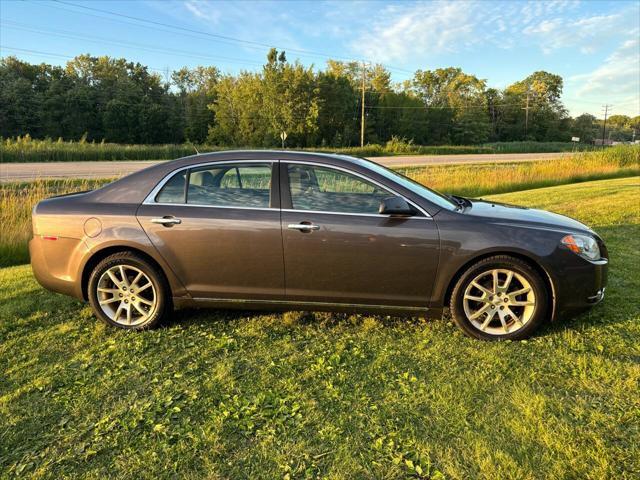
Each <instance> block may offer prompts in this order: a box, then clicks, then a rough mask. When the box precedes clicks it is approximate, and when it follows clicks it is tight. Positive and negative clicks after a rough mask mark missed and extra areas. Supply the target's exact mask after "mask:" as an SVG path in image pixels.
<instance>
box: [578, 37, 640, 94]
mask: <svg viewBox="0 0 640 480" xmlns="http://www.w3.org/2000/svg"><path fill="white" fill-rule="evenodd" d="M636 33H637V32H636ZM634 37H635V38H630V39H628V40H625V41H624V42H623V43H622V44H621V45H619V46H618V48H617V49H616V50H615V51H614V52H613V53H612V54H611V55H609V56H608V57H607V59H606V60H605V61H604V63H603V64H602V65H600V66H599V67H598V68H596V69H595V70H593V71H592V72H590V73H586V74H580V75H574V76H572V77H571V78H570V79H569V80H570V81H571V82H574V83H577V82H580V83H582V86H581V87H580V88H579V89H578V94H580V95H588V94H592V95H599V96H602V97H603V98H607V96H611V95H629V94H636V95H640V40H638V37H637V35H635V36H634Z"/></svg>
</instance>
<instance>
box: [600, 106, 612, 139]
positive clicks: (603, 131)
mask: <svg viewBox="0 0 640 480" xmlns="http://www.w3.org/2000/svg"><path fill="white" fill-rule="evenodd" d="M603 107H604V123H603V124H602V148H604V134H605V132H606V131H607V113H609V108H610V107H613V105H603Z"/></svg>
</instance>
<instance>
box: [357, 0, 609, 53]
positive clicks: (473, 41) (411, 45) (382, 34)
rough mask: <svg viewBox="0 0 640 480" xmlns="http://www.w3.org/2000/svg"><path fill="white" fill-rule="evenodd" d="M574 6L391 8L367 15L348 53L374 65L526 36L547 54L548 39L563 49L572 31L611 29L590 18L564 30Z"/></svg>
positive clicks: (438, 3) (464, 1) (505, 44)
mask: <svg viewBox="0 0 640 480" xmlns="http://www.w3.org/2000/svg"><path fill="white" fill-rule="evenodd" d="M578 5H579V3H578V2H576V1H573V0H571V1H550V2H527V3H519V2H504V1H498V2H487V1H482V0H459V1H455V2H446V1H442V0H435V1H432V2H419V3H410V4H409V3H406V4H402V3H398V4H392V5H390V6H388V7H386V8H383V9H381V10H380V11H379V12H377V14H376V13H375V12H369V17H373V20H372V21H371V22H370V23H371V24H370V25H367V26H365V28H364V29H363V31H362V32H361V34H360V35H358V36H357V38H356V39H355V40H354V41H353V42H352V43H351V47H352V49H353V50H354V51H355V52H358V53H359V54H362V55H365V56H366V57H367V58H374V59H375V60H377V61H396V60H397V61H404V60H407V59H409V58H416V57H417V58H424V57H433V56H436V55H440V54H446V53H451V52H458V51H461V50H465V49H469V48H470V47H472V46H475V45H488V46H491V47H498V48H512V47H513V46H515V43H516V42H514V41H513V38H514V37H519V36H521V35H522V34H523V32H524V34H525V35H529V36H533V37H540V42H539V45H540V48H542V49H547V48H548V46H547V45H546V43H545V41H548V37H549V36H552V37H553V38H556V39H558V40H557V42H556V43H559V42H560V40H563V41H564V42H565V43H566V42H568V41H569V40H570V39H572V38H574V36H575V35H574V34H573V33H572V32H573V30H577V29H582V30H584V31H585V32H586V31H590V30H597V31H596V32H594V34H596V33H599V32H602V31H603V30H605V29H606V28H607V27H610V26H611V25H612V24H613V22H612V21H611V22H606V23H605V24H603V23H602V21H601V20H602V19H600V18H592V19H590V18H588V19H583V20H584V21H583V20H580V21H576V22H574V23H575V25H573V26H572V28H571V29H566V26H567V22H566V21H565V18H564V16H566V15H567V14H568V13H569V12H571V11H572V10H574V9H576V8H577V6H578ZM581 22H582V23H581ZM596 27H597V28H596ZM561 34H562V36H561ZM544 38H546V39H547V40H543V39H544Z"/></svg>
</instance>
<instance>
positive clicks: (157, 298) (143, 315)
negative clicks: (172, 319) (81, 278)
mask: <svg viewBox="0 0 640 480" xmlns="http://www.w3.org/2000/svg"><path fill="white" fill-rule="evenodd" d="M88 296H89V303H90V304H91V307H92V308H93V311H94V313H95V314H96V316H97V317H98V318H100V319H101V320H102V321H103V322H105V323H107V324H108V325H111V326H114V327H118V328H124V329H127V330H143V329H147V328H152V327H155V326H156V325H158V324H159V323H160V322H161V321H162V319H163V318H164V317H165V316H166V315H167V314H168V313H169V312H170V311H171V309H172V306H171V296H170V293H169V287H168V285H167V281H166V280H165V278H164V275H163V274H162V273H161V272H159V271H158V270H157V269H156V268H155V266H153V265H151V264H150V263H149V262H148V261H147V260H145V259H144V258H142V257H140V256H138V255H136V254H134V253H132V252H120V253H116V254H113V255H110V256H109V257H107V258H105V259H104V260H102V261H101V262H100V263H99V264H98V265H97V266H96V267H95V268H94V269H93V272H92V273H91V276H90V277H89V286H88Z"/></svg>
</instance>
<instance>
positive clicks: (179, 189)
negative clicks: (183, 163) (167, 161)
mask: <svg viewBox="0 0 640 480" xmlns="http://www.w3.org/2000/svg"><path fill="white" fill-rule="evenodd" d="M186 175H187V172H186V170H185V171H182V172H178V173H176V174H175V175H174V176H173V177H171V178H170V179H169V181H168V182H167V183H165V184H164V186H163V187H162V190H160V191H159V192H158V194H157V195H156V202H159V203H184V183H185V177H186Z"/></svg>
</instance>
